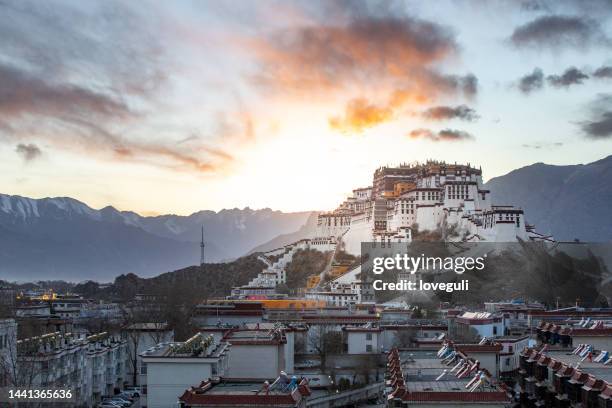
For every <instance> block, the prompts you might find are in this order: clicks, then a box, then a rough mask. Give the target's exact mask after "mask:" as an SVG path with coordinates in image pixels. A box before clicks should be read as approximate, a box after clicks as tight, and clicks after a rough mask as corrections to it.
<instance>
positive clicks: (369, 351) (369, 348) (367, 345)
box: [366, 344, 372, 353]
mask: <svg viewBox="0 0 612 408" xmlns="http://www.w3.org/2000/svg"><path fill="white" fill-rule="evenodd" d="M366 352H367V353H371V352H372V345H371V344H366Z"/></svg>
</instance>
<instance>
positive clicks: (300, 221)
mask: <svg viewBox="0 0 612 408" xmlns="http://www.w3.org/2000/svg"><path fill="white" fill-rule="evenodd" d="M310 215H311V212H296V213H283V212H280V211H273V210H271V209H262V210H252V209H250V208H245V209H242V210H240V209H229V210H221V211H219V212H214V211H199V212H196V213H194V214H191V215H189V216H179V215H161V216H156V217H145V216H141V215H139V214H137V213H134V212H130V211H118V210H117V209H115V208H113V207H111V206H108V207H104V208H102V209H100V210H95V209H93V208H91V207H89V206H88V205H86V204H84V203H82V202H80V201H78V200H75V199H72V198H68V197H56V198H43V199H32V198H27V197H21V196H10V195H5V194H0V276H1V277H2V278H3V279H19V280H32V279H49V278H51V277H53V278H57V279H66V280H73V281H81V280H84V279H97V280H101V281H108V280H112V279H113V278H114V277H115V276H117V275H120V274H122V273H129V272H133V273H136V274H138V275H140V276H144V277H147V276H154V275H158V274H160V273H163V272H166V271H171V270H175V269H179V268H184V267H186V266H190V265H194V264H196V263H197V262H198V260H199V245H198V242H199V241H200V234H201V229H200V228H201V226H202V225H203V226H204V231H205V243H206V259H207V261H210V262H219V261H221V260H228V259H233V258H236V257H239V256H242V255H244V254H246V253H247V252H249V251H250V250H251V249H253V248H254V247H256V246H258V245H261V244H263V243H265V242H267V241H269V240H272V239H274V238H275V237H277V236H279V235H283V234H290V233H293V232H295V231H297V230H299V229H300V228H301V227H302V226H303V225H304V224H305V223H306V221H307V220H308V218H309V216H310Z"/></svg>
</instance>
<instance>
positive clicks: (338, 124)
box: [329, 98, 393, 132]
mask: <svg viewBox="0 0 612 408" xmlns="http://www.w3.org/2000/svg"><path fill="white" fill-rule="evenodd" d="M392 117H393V109H392V108H390V107H388V106H385V107H379V106H376V105H373V104H370V103H368V101H367V100H366V99H364V98H358V99H353V100H352V101H350V102H349V103H348V104H347V106H346V112H345V114H344V117H338V116H336V117H332V118H330V119H329V126H330V127H331V128H332V129H335V130H339V131H341V132H361V131H363V130H364V129H366V128H369V127H372V126H375V125H377V124H379V123H382V122H386V121H388V120H390V119H391V118H392Z"/></svg>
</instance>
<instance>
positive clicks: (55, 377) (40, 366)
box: [12, 332, 127, 407]
mask: <svg viewBox="0 0 612 408" xmlns="http://www.w3.org/2000/svg"><path fill="white" fill-rule="evenodd" d="M16 343H17V347H16V352H17V372H16V374H15V376H14V378H13V379H12V380H13V384H15V385H18V386H26V387H53V388H62V389H70V390H72V392H73V395H74V401H73V403H74V404H75V405H83V406H88V407H91V406H94V405H95V404H97V403H98V402H100V401H101V398H102V397H103V396H106V395H112V394H114V393H115V392H116V391H119V390H120V389H121V388H122V387H123V384H124V380H125V378H126V362H127V361H126V360H127V342H126V341H125V339H122V338H121V337H120V336H119V335H112V334H108V333H100V334H96V335H92V336H88V337H86V336H84V335H75V334H70V333H59V332H57V333H50V334H46V335H43V336H39V337H32V338H28V339H24V340H19V341H17V342H16Z"/></svg>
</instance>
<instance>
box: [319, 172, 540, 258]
mask: <svg viewBox="0 0 612 408" xmlns="http://www.w3.org/2000/svg"><path fill="white" fill-rule="evenodd" d="M507 204H509V203H496V204H493V203H492V202H491V197H490V192H489V190H486V189H485V188H484V186H483V182H482V170H481V169H477V168H475V167H472V166H470V165H469V164H467V165H462V164H447V163H444V162H437V161H429V162H427V163H425V164H414V165H410V164H403V165H400V166H399V167H380V168H378V169H377V170H376V171H375V172H374V179H373V183H372V186H370V187H365V188H358V189H355V190H353V195H352V196H350V197H348V198H347V199H346V200H345V201H344V202H343V203H342V204H340V206H339V207H338V208H336V209H335V210H334V211H332V212H330V213H324V214H320V215H319V220H318V228H317V233H316V235H317V237H336V238H338V237H341V239H342V241H343V243H344V248H345V250H346V251H347V252H349V253H352V254H359V252H360V245H361V243H362V242H372V241H385V242H409V241H411V239H412V234H413V233H416V232H419V231H421V232H422V231H439V232H440V234H441V236H442V238H443V239H444V240H447V241H465V242H479V241H488V242H514V241H516V240H517V239H522V240H530V239H531V240H541V239H543V240H551V239H552V238H551V237H549V236H543V235H541V234H538V233H536V232H535V230H534V227H533V226H532V225H528V224H527V223H526V222H525V215H524V213H523V210H522V209H521V208H517V207H514V206H512V205H507Z"/></svg>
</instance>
